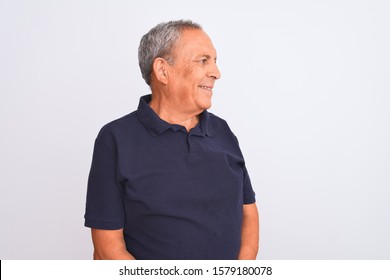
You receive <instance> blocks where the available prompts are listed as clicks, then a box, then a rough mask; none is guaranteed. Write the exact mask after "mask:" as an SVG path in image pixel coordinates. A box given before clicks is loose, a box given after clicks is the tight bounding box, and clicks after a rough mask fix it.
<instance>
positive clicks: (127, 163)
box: [85, 21, 259, 259]
mask: <svg viewBox="0 0 390 280" xmlns="http://www.w3.org/2000/svg"><path fill="white" fill-rule="evenodd" d="M216 59H217V55H216V51H215V49H214V47H213V44H212V42H211V40H210V38H209V37H208V36H207V34H206V33H205V32H204V31H203V30H202V28H201V27H200V26H199V25H198V24H196V23H193V22H191V21H171V22H168V23H162V24H159V25H157V26H156V27H155V28H153V29H151V30H150V31H149V32H148V33H147V34H145V35H144V36H143V38H142V40H141V43H140V46H139V64H140V68H141V72H142V76H143V78H144V79H145V81H146V83H147V84H148V85H150V88H151V91H152V94H151V95H147V96H143V97H141V99H140V103H139V106H138V110H137V111H135V112H133V113H131V114H129V115H127V116H124V117H122V118H120V119H118V120H116V121H113V122H111V123H109V124H107V125H106V126H104V127H103V128H102V130H101V131H100V133H99V135H98V137H97V139H96V142H95V149H94V156H93V161H92V167H91V171H90V176H89V181H88V193H87V203H86V214H85V225H86V226H87V227H90V228H92V239H93V244H94V250H95V251H94V259H255V258H256V255H257V250H258V239H259V237H258V235H259V226H258V214H257V208H256V204H255V195H254V192H253V190H252V186H251V183H250V179H249V176H248V173H247V171H246V168H245V162H244V159H243V157H242V154H241V151H240V148H239V146H238V142H237V139H236V138H235V136H234V135H233V133H232V132H231V131H230V129H229V127H228V125H227V123H226V122H225V121H224V120H222V119H220V118H218V117H216V116H215V115H213V114H211V113H209V112H207V109H209V108H210V106H211V96H212V93H213V87H214V83H215V81H216V80H217V79H219V78H220V72H219V70H218V67H217V65H216Z"/></svg>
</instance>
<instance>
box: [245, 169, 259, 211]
mask: <svg viewBox="0 0 390 280" xmlns="http://www.w3.org/2000/svg"><path fill="white" fill-rule="evenodd" d="M243 172H244V204H252V203H255V202H256V198H255V196H256V195H255V192H254V191H253V188H252V183H251V179H250V178H249V174H248V171H247V169H246V167H245V166H244V167H243Z"/></svg>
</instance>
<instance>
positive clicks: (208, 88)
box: [199, 86, 213, 91]
mask: <svg viewBox="0 0 390 280" xmlns="http://www.w3.org/2000/svg"><path fill="white" fill-rule="evenodd" d="M199 87H200V88H201V89H205V90H209V91H212V90H213V88H211V87H206V86H199Z"/></svg>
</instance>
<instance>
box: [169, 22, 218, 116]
mask: <svg viewBox="0 0 390 280" xmlns="http://www.w3.org/2000/svg"><path fill="white" fill-rule="evenodd" d="M173 55H174V56H175V63H174V64H173V66H171V71H170V76H169V82H168V86H169V92H170V94H171V95H172V96H174V98H175V100H176V102H175V103H177V104H179V106H180V108H181V110H185V111H186V113H195V114H199V113H201V112H202V111H204V110H205V109H208V108H210V107H211V97H212V95H213V87H214V83H215V81H216V80H217V79H219V78H220V72H219V70H218V67H217V65H216V61H217V54H216V50H215V48H214V46H213V44H212V42H211V40H210V38H209V37H208V36H207V34H206V33H205V32H204V31H202V30H198V29H189V30H184V31H183V32H182V34H181V37H180V38H179V39H178V40H177V42H176V44H175V47H174V49H173Z"/></svg>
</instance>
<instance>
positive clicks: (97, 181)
mask: <svg viewBox="0 0 390 280" xmlns="http://www.w3.org/2000/svg"><path fill="white" fill-rule="evenodd" d="M110 136H111V135H109V134H108V133H102V132H101V133H100V134H99V136H98V137H97V139H96V141H95V146H94V152H93V158H92V165H91V170H90V173H89V178H88V189H87V200H86V210H85V216H84V218H85V226H86V227H90V228H97V229H109V230H114V229H120V228H123V227H124V223H125V214H124V213H125V212H124V207H123V190H122V188H121V185H120V184H119V183H118V180H117V156H116V148H115V143H114V140H113V139H112V137H110Z"/></svg>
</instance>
